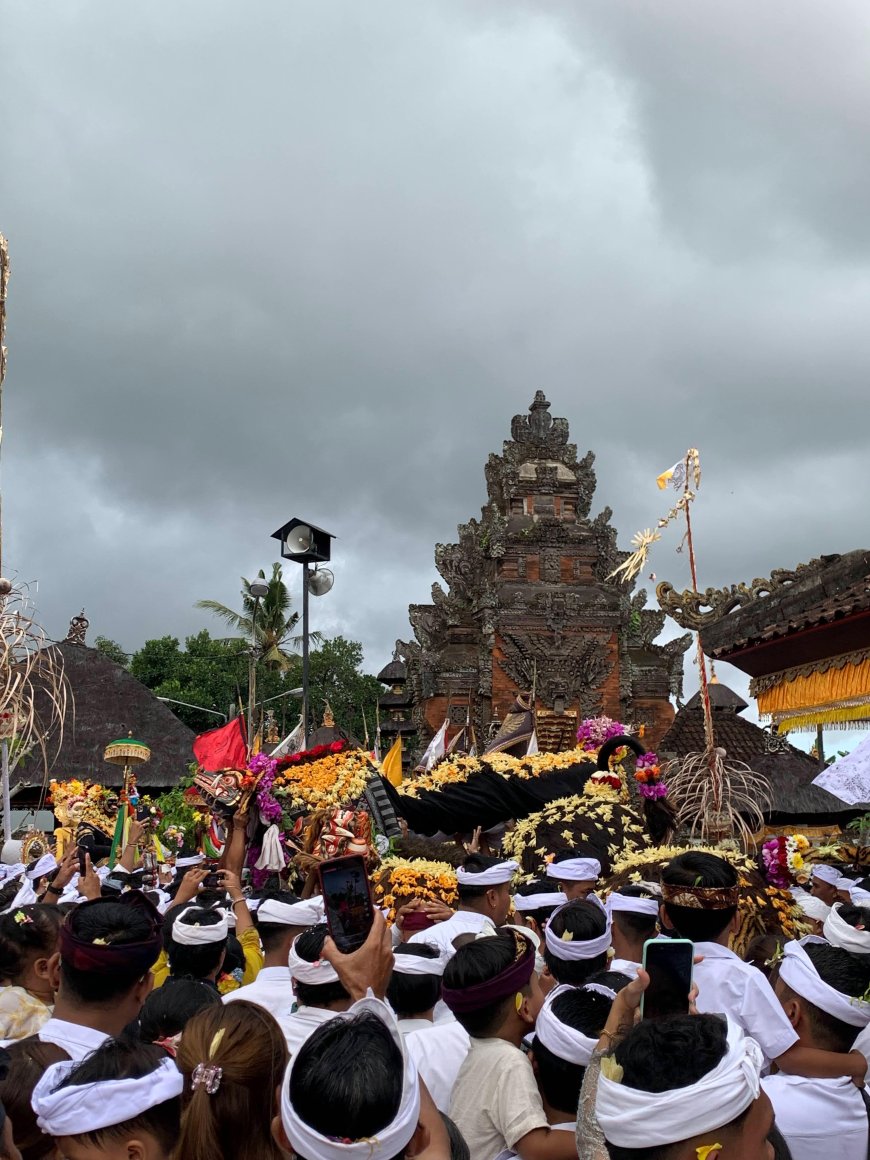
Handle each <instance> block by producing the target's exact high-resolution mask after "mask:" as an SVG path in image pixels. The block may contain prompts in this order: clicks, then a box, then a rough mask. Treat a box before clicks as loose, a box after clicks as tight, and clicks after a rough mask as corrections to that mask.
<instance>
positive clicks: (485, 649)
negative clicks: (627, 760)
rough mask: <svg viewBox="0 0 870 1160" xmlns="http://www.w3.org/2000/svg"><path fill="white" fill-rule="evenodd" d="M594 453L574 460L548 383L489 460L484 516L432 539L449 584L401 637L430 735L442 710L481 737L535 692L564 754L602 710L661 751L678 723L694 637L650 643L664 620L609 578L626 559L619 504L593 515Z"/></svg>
mask: <svg viewBox="0 0 870 1160" xmlns="http://www.w3.org/2000/svg"><path fill="white" fill-rule="evenodd" d="M594 458H595V457H594V455H593V453H592V452H591V451H590V452H589V453H588V454H587V455H586V456H585V458H583V459H580V460H578V458H577V447H576V445H575V444H573V443H569V442H568V422H567V420H566V419H555V418H553V417H552V416H551V415H550V404H549V402H548V401H547V399H546V398H545V397H544V394H543V392H542V391H538V392H537V393H536V395H535V399H534V401H533V403H532V405H531V407H530V408H529V413H528V415H515V416H514V419H513V421H512V423H511V439H509V440H507V441H506V442H505V444H504V449H503V451H502V454H501V455H495V454H493V455H490V457H489V462H488V463H487V465H486V484H487V493H488V496H489V500H488V503H487V504H486V506H485V507H484V508H483V509H482V514H481V519H480V520H475V519H472V520H469V522H468V523H467V524H460V526H459V529H458V533H459V542H458V543H455V544H438V545H436V548H435V564H436V567H437V568H438V571H439V573H440V574H441V576H442V577H443V579H444V580H445V582H446V584H447V591H446V592H445V590H444V589H443V588H442V586H441V585H440V584H435V585H433V588H432V603H431V604H413V605H411V607H410V609H409V616H410V621H411V625H412V627H413V629H414V635H415V638H416V639H415V640H414V641H412V642H410V643H408V644H405V643H404V642H399V645H398V648H399V652H400V653H401V655H402V656H403V657H404V659H405V661H406V664H407V674H408V683H409V689H410V692H411V693H412V695H413V698H414V719H415V722H416V724H417V726H418V728H419V731H420V736H421V738H424V739H425V738H427V737H429V736H430V735H431V734H432V733H433V732H434V730H436V729H437V728H438V727H439V726H440V725H441V723H442V722H443V720H444V718H445V715H448V716H449V717H450V719H451V722H452V723H453V725H454V726H455V729H458V728H461V726H462V725H464V724H465V721H466V714H467V713H469V712H470V717H471V721H472V722H473V724H474V727H475V732H476V736H477V740H478V744H479V745H482V743H483V742H484V741H485V739H486V736H487V734H488V731H489V728H490V723H491V722H492V721H493V719H495V718H502V717H504V714H505V712H506V711H507V710H508V709H509V708H510V705H511V703H512V702H513V700H514V697H515V696H516V693H517V692H518V691H522V690H530V689H532V688H534V689H535V694H536V705H537V712H538V740H539V744H540V747H541V748H542V749H544V748H547V749H553V750H558V749H564V748H569V747H570V746H571V745H572V744H573V743H574V735H575V733H576V729H577V724H578V722H579V721H580V720H582V719H583V718H584V717H591V716H597V715H599V714H606V715H607V716H609V717H615V718H618V719H619V720H622V721H625V722H626V723H630V724H634V725H641V724H643V725H645V727H646V740H647V744H649V745H652V746H654V744H655V742H656V740H657V739H658V738H660V737H661V736H662V735H663V734H664V732H665V731H666V729H667V728H668V726H669V725H670V723H671V721H672V720H673V717H674V709H673V706H672V705H671V703H670V697H671V696H674V697H676V698H677V699H679V698H680V696H681V694H682V680H683V653H684V652H685V650H686V648H687V647H688V644H689V643H690V640H691V637H683V638H681V639H680V640H679V641H671V642H669V643H668V644H666V645H663V646H660V645H656V644H654V643H653V641H654V639H655V638H656V637H657V636H658V634H659V632H660V631H661V629H662V626H663V624H664V614H662V613H660V612H654V611H647V610H646V609H645V608H644V604H645V601H646V594H645V593H643V592H640V593H638V594H637V596H636V597H635V598H634V599H633V600H632V599H631V595H630V593H631V587H632V586H631V585H630V584H626V583H624V582H617V581H613V580H609V579H608V576H609V575H610V573H612V571H613V570H614V568H616V567H617V565H619V564H620V563H621V562H622V561H623V560H624V559H625V558H626V555H627V553H624V552H621V551H620V550H619V548H618V547H617V543H616V530H615V529H614V528H613V527H612V526H611V524H610V518H611V516H612V514H613V513H612V511H611V510H610V508H605V509H604V510H603V511H602V512H601V514H600V515H598V516H596V517H595V518H594V519H592V520H590V518H589V511H590V507H591V504H592V498H593V495H594V492H595V472H594V470H593V462H594ZM455 729H454V731H455Z"/></svg>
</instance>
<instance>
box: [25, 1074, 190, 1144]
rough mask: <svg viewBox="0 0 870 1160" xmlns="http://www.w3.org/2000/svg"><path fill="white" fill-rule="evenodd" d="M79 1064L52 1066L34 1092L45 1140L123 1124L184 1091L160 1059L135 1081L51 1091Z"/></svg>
mask: <svg viewBox="0 0 870 1160" xmlns="http://www.w3.org/2000/svg"><path fill="white" fill-rule="evenodd" d="M80 1062H81V1061H80V1060H75V1059H65V1060H63V1062H62V1063H53V1064H51V1065H50V1066H49V1067H47V1068H46V1069H45V1072H44V1073H43V1075H42V1078H41V1079H40V1081H39V1083H38V1084H37V1085H36V1087H35V1088H34V1089H33V1097H32V1099H31V1103H32V1105H33V1110H34V1111H35V1112H36V1122H37V1124H38V1125H39V1127H40V1128H41V1129H42V1131H43V1132H45V1134H46V1135H47V1136H56V1137H57V1136H81V1135H83V1134H84V1133H85V1132H99V1131H100V1130H101V1129H102V1128H111V1127H113V1126H114V1125H115V1124H123V1123H125V1122H126V1121H127V1120H134V1119H135V1118H136V1117H137V1116H141V1115H142V1113H143V1112H147V1111H148V1110H149V1109H150V1108H155V1107H156V1106H157V1105H158V1104H163V1103H166V1101H167V1100H173V1099H176V1098H177V1097H178V1096H180V1095H181V1092H182V1090H183V1088H184V1077H183V1076H182V1074H181V1072H180V1071H179V1070H178V1068H177V1067H176V1066H175V1062H174V1060H171V1059H162V1060H161V1061H160V1063H159V1064H158V1065H157V1067H156V1068H155V1069H154V1071H151V1072H149V1073H148V1075H143V1076H141V1077H140V1078H139V1079H105V1080H96V1081H95V1082H94V1083H84V1084H71V1085H69V1086H67V1087H64V1088H61V1090H60V1091H54V1090H53V1089H54V1088H56V1087H57V1086H58V1084H59V1083H61V1081H62V1080H64V1079H65V1078H66V1077H67V1076H68V1075H69V1074H70V1072H72V1071H75V1069H76V1068H77V1067H78V1066H79V1064H80Z"/></svg>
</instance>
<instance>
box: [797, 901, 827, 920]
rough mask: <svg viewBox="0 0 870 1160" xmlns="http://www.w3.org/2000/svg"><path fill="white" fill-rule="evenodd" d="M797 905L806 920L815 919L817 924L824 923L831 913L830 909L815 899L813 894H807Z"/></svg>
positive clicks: (825, 903)
mask: <svg viewBox="0 0 870 1160" xmlns="http://www.w3.org/2000/svg"><path fill="white" fill-rule="evenodd" d="M797 904H798V906H799V907H800V909H801V911H802V912H803V913H804V914H805V915H806V916H807V918H815V919H817V920H818V921H819V922H824V921H825V919H826V918H827V917H828V915H829V914H830V913H831V908H830V906H828V904H827V902H822V900H821V898H816V896H815V895H814V894H808V895H807V896H806V898H799V899H798V900H797Z"/></svg>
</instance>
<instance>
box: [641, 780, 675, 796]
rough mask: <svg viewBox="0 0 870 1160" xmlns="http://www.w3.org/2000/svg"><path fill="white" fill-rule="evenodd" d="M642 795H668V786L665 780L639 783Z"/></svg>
mask: <svg viewBox="0 0 870 1160" xmlns="http://www.w3.org/2000/svg"><path fill="white" fill-rule="evenodd" d="M638 790H639V791H640V795H641V797H645V798H663V797H667V796H668V787H667V786H666V785H665V783H664V782H663V781H658V782H655V784H653V785H639V786H638Z"/></svg>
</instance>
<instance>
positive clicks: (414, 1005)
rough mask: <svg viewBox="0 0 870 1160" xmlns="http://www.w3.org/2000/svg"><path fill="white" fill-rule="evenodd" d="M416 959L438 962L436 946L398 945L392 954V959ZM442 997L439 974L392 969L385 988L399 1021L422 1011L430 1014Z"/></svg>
mask: <svg viewBox="0 0 870 1160" xmlns="http://www.w3.org/2000/svg"><path fill="white" fill-rule="evenodd" d="M409 956H410V957H416V958H418V959H437V958H438V957H439V952H438V950H437V948H436V947H432V946H429V945H428V944H427V943H401V944H400V945H399V946H397V947H396V949H395V951H394V957H395V958H399V957H404V958H408V957H409ZM440 996H441V977H440V976H439V975H405V974H403V973H402V972H401V971H397V970H395V969H394V970H393V973H392V975H391V976H390V982H389V986H388V987H387V999H388V1000H389V1003H390V1006H391V1007H392V1008H393V1010H394V1011H395V1013H396V1015H397V1016H398V1017H399V1019H407V1018H408V1017H409V1016H411V1015H419V1014H420V1012H421V1011H431V1010H432V1008H433V1007H434V1006H435V1004H436V1003H437V1002H438V999H439V998H440Z"/></svg>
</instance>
